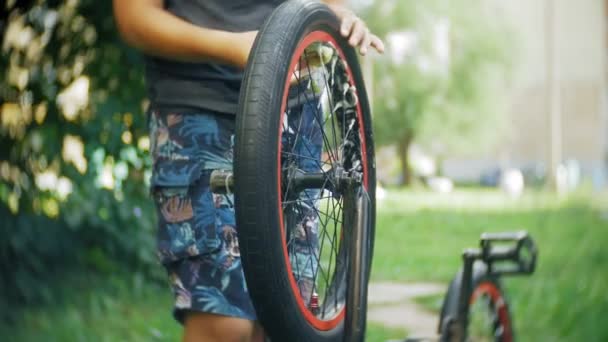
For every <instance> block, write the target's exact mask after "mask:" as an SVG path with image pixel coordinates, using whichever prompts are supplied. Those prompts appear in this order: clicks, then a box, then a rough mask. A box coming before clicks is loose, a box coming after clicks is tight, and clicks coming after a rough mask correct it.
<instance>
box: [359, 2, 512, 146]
mask: <svg viewBox="0 0 608 342" xmlns="http://www.w3.org/2000/svg"><path fill="white" fill-rule="evenodd" d="M492 10H493V8H491V7H490V6H489V5H488V3H487V1H481V0H479V1H474V2H473V3H471V2H470V1H440V0H434V1H411V0H404V1H381V2H379V1H377V2H376V4H374V5H373V6H370V7H369V8H367V9H366V11H365V12H364V13H365V15H364V16H365V17H366V20H367V22H368V24H369V26H370V27H371V29H372V31H375V32H378V33H379V34H380V35H381V36H383V37H384V38H385V41H386V43H387V45H388V51H387V53H385V55H383V56H380V57H378V58H377V59H376V60H375V63H374V99H373V100H374V103H373V105H374V113H375V129H376V130H377V133H378V134H376V137H377V142H378V143H379V144H393V143H395V142H402V141H404V140H411V139H414V140H415V141H416V142H417V143H421V144H423V145H426V146H429V147H432V148H433V149H435V150H440V152H441V153H450V152H454V151H480V149H481V148H483V147H484V146H486V147H487V146H490V145H491V144H492V143H494V142H495V141H496V140H497V139H498V138H500V133H503V132H504V131H505V130H504V129H505V127H506V120H505V115H504V114H505V105H504V103H503V102H502V101H503V100H502V97H503V92H504V86H505V82H506V77H507V75H508V71H509V66H510V63H511V59H512V57H513V56H512V54H511V51H512V45H513V44H512V43H511V42H510V40H512V35H510V34H509V31H508V29H507V27H506V26H505V25H504V24H503V23H502V22H501V20H499V16H498V15H497V13H493V12H492ZM395 41H397V42H395ZM399 41H400V43H399ZM400 44H401V45H403V46H404V47H405V50H404V51H401V52H399V51H398V49H399V48H398V46H399V45H400Z"/></svg>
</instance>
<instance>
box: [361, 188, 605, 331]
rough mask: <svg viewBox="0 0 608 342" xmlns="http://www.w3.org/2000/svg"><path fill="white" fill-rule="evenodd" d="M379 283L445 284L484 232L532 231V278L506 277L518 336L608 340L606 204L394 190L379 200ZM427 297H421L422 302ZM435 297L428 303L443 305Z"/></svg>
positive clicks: (586, 199) (579, 198)
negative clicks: (535, 247)
mask: <svg viewBox="0 0 608 342" xmlns="http://www.w3.org/2000/svg"><path fill="white" fill-rule="evenodd" d="M377 229H378V231H377V240H376V252H375V259H374V268H373V275H372V278H373V279H374V280H393V281H395V280H400V281H408V280H416V281H421V280H422V281H438V282H448V281H449V279H450V278H451V277H452V276H453V275H454V273H455V272H456V270H457V269H458V267H459V265H460V257H459V255H460V253H461V251H462V249H463V248H464V247H476V246H477V244H478V237H479V235H480V233H481V232H484V231H509V230H520V229H525V230H528V231H529V232H530V233H531V235H532V236H533V237H534V238H535V240H536V243H537V245H538V246H539V250H540V253H539V263H538V268H537V271H536V273H535V274H534V275H533V276H532V277H530V278H527V277H522V278H509V279H506V280H505V282H504V283H505V285H506V288H507V291H508V295H509V299H510V300H511V304H512V308H511V309H512V313H513V315H514V316H515V324H516V329H517V330H516V333H517V337H518V340H520V341H607V340H608V326H607V325H606V324H605V323H604V319H605V317H606V316H607V315H608V251H607V250H606V249H605V247H604V245H605V244H606V242H607V241H608V201H607V200H606V197H599V196H595V197H591V196H590V195H588V194H575V195H572V196H569V197H567V198H561V199H556V198H554V197H552V196H549V195H547V194H543V193H530V194H526V195H525V196H524V197H523V198H522V199H520V200H512V199H509V198H506V197H504V196H502V195H501V194H499V193H497V192H492V191H484V190H466V191H457V192H455V193H453V194H450V195H446V196H441V195H437V194H430V193H426V192H405V191H401V192H389V195H388V197H387V198H386V199H385V200H383V201H381V202H380V203H379V204H378V224H377ZM424 301H425V300H423V302H424ZM438 302H439V301H438V300H437V298H428V299H426V304H427V305H430V306H431V307H435V308H437V307H438Z"/></svg>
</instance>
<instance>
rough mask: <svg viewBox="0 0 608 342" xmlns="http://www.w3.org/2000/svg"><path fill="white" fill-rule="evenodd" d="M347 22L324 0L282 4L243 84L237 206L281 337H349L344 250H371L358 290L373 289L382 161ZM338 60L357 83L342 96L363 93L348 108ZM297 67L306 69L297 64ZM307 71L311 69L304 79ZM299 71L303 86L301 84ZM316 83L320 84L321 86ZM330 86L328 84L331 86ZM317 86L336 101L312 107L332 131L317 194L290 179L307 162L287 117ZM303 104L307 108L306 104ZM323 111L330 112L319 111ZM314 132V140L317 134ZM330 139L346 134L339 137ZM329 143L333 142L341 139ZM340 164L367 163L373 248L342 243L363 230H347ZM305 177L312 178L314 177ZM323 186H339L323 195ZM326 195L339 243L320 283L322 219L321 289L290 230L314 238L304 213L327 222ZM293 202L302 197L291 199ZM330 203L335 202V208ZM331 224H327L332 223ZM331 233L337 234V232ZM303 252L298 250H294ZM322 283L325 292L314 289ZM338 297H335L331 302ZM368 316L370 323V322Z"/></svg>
mask: <svg viewBox="0 0 608 342" xmlns="http://www.w3.org/2000/svg"><path fill="white" fill-rule="evenodd" d="M338 28H339V22H338V19H337V18H336V17H335V15H334V14H333V12H331V10H329V8H327V7H326V6H325V5H322V4H319V3H317V2H312V1H305V0H292V1H288V2H286V3H284V4H282V5H281V6H279V7H278V8H277V9H276V10H275V11H274V12H273V14H272V15H271V16H270V17H269V19H268V20H267V22H266V23H265V24H264V26H263V27H262V29H261V30H260V33H259V34H258V37H257V39H256V42H255V43H254V47H253V50H252V53H251V56H250V59H249V63H248V67H247V69H246V71H245V77H244V80H243V84H242V87H241V96H240V100H239V112H238V115H237V124H236V132H237V133H236V134H237V136H236V146H235V167H234V172H235V207H236V215H237V226H238V235H239V242H240V249H241V259H242V262H243V268H244V272H245V277H246V280H247V286H248V288H249V291H250V295H251V298H252V301H253V304H254V307H255V308H256V313H257V315H258V319H259V320H260V321H261V323H262V325H263V326H264V328H265V329H266V331H267V333H268V334H269V335H270V337H271V339H272V340H274V341H306V342H309V341H315V342H316V341H342V339H343V335H344V324H345V323H344V322H345V318H344V317H345V316H348V315H349V313H348V312H346V311H347V310H348V309H349V308H346V310H345V309H344V306H346V305H345V304H344V303H345V302H346V294H345V291H346V288H347V287H349V286H348V285H349V284H346V283H347V280H346V279H347V278H348V279H355V278H357V277H352V276H351V277H348V275H347V270H346V265H347V264H348V260H346V259H345V258H353V257H355V256H356V255H364V256H367V257H366V259H367V260H366V261H367V262H366V263H365V264H366V265H365V266H366V267H363V268H361V269H363V270H364V272H365V273H366V274H365V276H364V277H359V278H358V279H364V281H363V282H364V283H365V284H359V285H360V286H358V287H356V288H359V289H363V291H362V292H360V293H358V294H356V295H359V296H360V297H365V293H366V289H367V281H368V279H369V270H370V267H371V255H372V248H373V237H374V222H375V162H374V146H373V136H372V125H371V115H370V110H369V104H368V99H367V95H366V93H365V88H364V83H363V78H362V73H361V70H360V67H359V64H358V61H357V56H356V53H355V51H354V50H353V49H352V48H351V47H350V46H348V44H347V42H346V41H345V40H344V39H343V38H342V37H341V36H340V34H339V31H338ZM309 42H316V43H319V44H320V45H319V46H321V48H320V50H318V51H319V54H318V62H319V65H320V66H319V65H317V66H315V65H314V63H311V59H308V57H309V56H308V52H307V51H308V47H307V46H305V45H306V44H308V43H309ZM311 46H312V45H311ZM315 46H316V45H315ZM325 47H329V48H330V49H333V50H332V51H331V52H330V54H329V60H331V61H334V60H336V63H333V62H327V64H325V63H326V62H325V58H324V56H325V54H324V50H323V51H322V49H323V48H325ZM305 48H306V49H305ZM298 51H299V52H298ZM297 54H301V56H297ZM301 57H305V59H302V58H301ZM336 58H338V59H339V60H337V59H336ZM340 60H341V61H340ZM329 64H331V65H333V66H334V68H332V69H331V71H332V72H334V73H335V74H336V75H342V76H340V77H345V78H346V79H347V81H348V85H349V86H350V87H347V88H348V90H347V91H345V94H344V95H343V96H344V99H342V100H341V101H346V97H347V96H351V97H349V99H352V96H353V95H354V96H355V97H354V100H353V101H351V102H352V103H356V104H354V105H352V107H349V106H346V105H345V106H343V108H345V109H342V110H341V109H335V108H338V106H333V105H332V99H333V101H335V102H334V103H333V104H337V103H338V102H337V101H338V100H339V99H336V97H335V96H333V95H335V94H337V93H334V90H335V89H338V88H337V84H338V83H340V82H337V81H336V80H335V79H334V78H332V79H330V80H329V81H328V79H327V78H325V76H326V74H327V73H328V72H329V71H330V68H329ZM303 65H304V66H303ZM296 67H297V68H299V69H298V70H296ZM303 68H307V69H308V74H309V75H308V76H305V71H306V70H304V69H303ZM311 69H312V71H311ZM319 70H321V71H322V72H321V71H319ZM317 72H320V73H322V75H323V76H324V78H325V80H324V82H325V83H323V84H324V87H325V88H322V87H321V89H322V90H319V89H318V88H319V87H318V84H317V83H316V79H315V78H314V77H315V76H314V75H316V74H315V73H317ZM303 75H304V76H303ZM304 77H309V78H308V79H307V80H305V81H304V80H303V78H304ZM335 77H338V76H335ZM294 79H295V82H296V84H297V86H294V85H293V83H294ZM306 82H308V83H306ZM303 84H308V88H309V89H308V90H306V89H304V90H302V89H303V86H301V85H303ZM330 84H333V85H331V86H330ZM340 84H342V85H343V83H340ZM286 88H287V89H286ZM334 88H335V89H334ZM293 89H295V90H297V94H296V96H293V94H292V91H291V90H293ZM325 89H327V91H326V90H325ZM300 91H301V92H302V94H304V100H302V101H307V102H306V103H304V102H303V103H302V104H300V102H299V101H301V100H300V98H302V94H300ZM307 91H309V92H310V91H312V93H311V94H312V95H310V94H308V93H307ZM315 92H318V94H316V93H315ZM325 93H327V94H326V95H324V94H325ZM307 94H308V95H307ZM309 96H310V97H313V100H312V102H313V103H314V104H316V105H317V106H321V101H326V102H329V103H330V104H329V105H327V108H331V110H332V111H331V113H329V114H324V112H323V110H322V109H321V110H319V109H318V108H320V107H317V109H316V110H315V111H314V114H310V115H314V116H315V117H314V118H313V122H314V123H317V125H318V128H319V131H321V134H322V136H321V138H319V139H320V140H322V141H323V142H322V148H321V152H319V153H321V154H320V156H319V157H318V158H317V157H315V158H312V159H314V162H315V163H317V165H318V167H319V171H320V172H317V174H321V175H322V176H323V177H327V179H328V180H326V181H325V182H324V183H323V185H322V186H321V187H320V188H319V187H318V186H317V188H316V189H320V190H318V191H319V194H318V195H316V196H317V197H314V198H311V197H310V196H309V195H308V192H307V191H309V190H302V189H300V188H299V186H296V185H292V183H291V179H292V178H294V179H295V177H296V176H293V174H297V172H300V173H301V170H300V169H299V167H300V166H301V165H300V164H298V163H301V164H304V162H302V161H299V162H295V161H294V160H296V158H295V157H290V155H292V154H295V153H294V150H295V145H297V144H299V143H298V134H299V133H298V134H293V133H292V131H291V129H292V127H291V126H289V125H290V124H289V123H288V124H286V123H285V122H288V121H289V120H291V118H292V115H293V117H296V115H300V116H304V114H302V113H303V112H304V106H305V105H310V103H308V102H310V101H311V100H310V98H309ZM317 96H318V98H317ZM323 96H326V98H323ZM357 100H358V101H357ZM294 101H295V105H294V104H293V102H294ZM344 103H346V102H344ZM348 103H350V102H348ZM300 105H301V106H302V107H301V108H299V107H298V106H300ZM291 108H299V109H298V110H299V111H300V114H291V111H292V109H291ZM294 112H295V110H294ZM319 113H320V114H321V115H326V117H321V118H319V117H317V115H318V114H319ZM353 113H354V114H353ZM334 121H335V123H334ZM301 122H302V119H301V118H300V125H298V129H300V126H302V124H301ZM344 122H348V123H350V124H352V125H351V126H349V127H351V129H348V130H347V129H340V127H338V126H339V125H342V128H345V127H346V124H345V123H344ZM330 124H331V125H332V127H333V128H334V129H335V131H333V132H332V133H331V136H330V135H329V133H325V131H324V130H325V129H326V128H325V126H326V125H330ZM286 125H287V126H289V128H288V129H286V128H285V127H284V126H286ZM334 125H335V127H334ZM312 130H313V129H311V131H312ZM302 132H304V128H302ZM302 134H304V133H302ZM294 135H295V138H293V136H294ZM310 135H311V136H312V135H313V134H312V133H310ZM300 139H304V138H300ZM308 139H309V140H314V139H313V138H312V137H310V136H309V137H308ZM331 139H333V141H334V142H336V141H341V143H340V144H335V146H333V145H332V144H331V141H330V140H331ZM340 139H342V140H340ZM347 142H348V143H347ZM353 142H354V143H353ZM326 145H327V146H328V147H327V151H326V150H325V148H326ZM330 145H332V146H333V147H334V148H333V149H332V148H331V146H330ZM352 146H354V147H352ZM289 148H291V150H289ZM325 153H326V154H327V156H325ZM332 154H333V155H332ZM300 157H301V156H300ZM290 158H292V159H293V160H292V159H290ZM302 158H305V157H301V158H300V159H298V160H303V159H302ZM326 159H327V160H326ZM290 163H292V164H293V165H295V166H290V167H291V169H293V170H296V171H294V172H291V173H289V172H287V170H291V169H289V167H288V165H291V164H290ZM327 165H330V166H327ZM337 166H341V167H342V168H343V169H344V170H345V171H346V173H345V174H347V175H349V176H348V177H350V176H352V175H356V174H357V172H358V171H359V170H360V171H361V172H360V174H361V183H362V184H363V186H360V187H359V189H358V190H360V191H361V190H362V192H363V194H364V196H366V198H367V196H368V197H369V200H368V202H367V206H366V207H369V212H368V213H367V216H368V220H367V221H366V223H365V224H363V225H361V227H362V228H363V229H366V231H365V234H364V235H363V236H368V239H367V243H365V244H362V247H361V248H364V249H366V251H365V253H352V251H349V250H348V247H347V246H349V245H351V244H350V243H346V241H348V239H344V241H345V242H344V243H342V238H343V237H344V236H346V237H348V235H346V234H351V233H355V232H353V231H352V230H351V231H349V230H348V229H350V228H351V227H345V226H346V224H344V222H345V221H348V219H346V217H347V216H349V215H350V213H347V212H345V210H344V207H349V208H352V207H355V206H354V205H353V204H352V203H349V204H346V205H345V204H344V202H343V201H344V198H345V197H348V196H345V192H344V191H343V190H342V188H341V187H339V186H338V185H336V184H341V183H340V182H338V181H339V180H340V179H338V178H337V176H335V175H336V174H337V173H334V171H335V170H337V169H338V167H337ZM327 167H330V169H329V171H328V170H326V168H327ZM302 168H303V166H302ZM290 177H292V178H290ZM349 179H350V178H349ZM352 179H355V178H354V177H353V178H352ZM302 184H304V185H303V186H306V183H302ZM290 191H291V193H290ZM324 193H328V194H330V195H327V197H324V196H323V194H324ZM294 194H297V195H294ZM303 194H304V195H306V196H308V197H307V198H308V199H301V198H302V197H303V196H304V195H303ZM293 196H295V199H294V198H293ZM351 197H353V196H351ZM322 201H324V202H323V203H325V202H327V203H329V202H331V201H335V203H334V202H332V203H333V204H332V205H333V208H332V209H331V210H332V213H331V215H333V216H334V217H333V218H331V219H332V220H334V221H332V222H334V223H333V228H332V229H333V233H332V234H333V239H331V238H330V237H328V238H327V239H328V240H331V241H330V243H331V245H332V247H331V250H330V252H328V253H329V257H328V259H329V266H327V267H326V271H327V275H326V276H325V278H324V280H325V281H327V284H326V286H325V287H324V288H323V289H322V288H321V286H320V285H318V284H317V281H318V278H319V277H321V276H323V269H322V268H323V267H324V266H323V263H322V262H321V261H322V260H321V259H322V258H323V257H324V256H323V252H322V250H323V246H325V241H321V242H319V240H320V236H321V234H322V233H321V228H318V227H317V228H316V229H318V230H319V233H315V234H316V235H315V239H316V240H317V241H316V243H317V245H316V247H312V248H311V247H310V246H309V249H310V252H309V253H310V254H311V255H316V256H314V258H316V261H314V260H313V261H311V269H312V270H313V272H312V274H313V278H314V279H313V280H312V281H311V285H310V286H311V287H312V289H309V290H310V291H308V290H307V291H304V290H303V289H302V288H303V287H302V285H301V279H300V278H298V280H297V281H296V280H295V278H296V273H306V270H303V271H302V272H300V271H295V270H294V268H292V263H295V264H298V263H299V261H297V260H296V261H295V262H294V261H292V259H291V258H292V254H290V253H292V252H291V249H293V247H292V246H293V242H292V241H291V239H292V237H291V236H292V235H296V234H295V233H294V231H293V230H294V229H302V228H301V227H304V228H303V231H304V233H303V234H304V238H303V239H302V240H304V241H307V240H309V235H308V234H309V233H308V230H307V229H308V228H307V227H308V223H307V222H308V221H305V219H306V218H305V217H304V216H305V215H313V216H314V215H316V218H313V220H317V222H319V225H321V224H322V222H321V221H322V220H321V219H320V217H321V215H322V214H325V215H326V216H327V217H329V216H330V215H329V214H328V213H329V210H330V209H328V211H327V212H326V213H322V211H321V209H319V208H318V207H317V204H318V203H319V202H322ZM340 201H342V202H340ZM347 201H348V200H347ZM288 202H289V203H288ZM291 202H294V203H296V204H293V205H292V204H291ZM302 203H305V204H306V203H308V204H311V203H312V205H310V206H309V207H311V208H308V209H307V210H308V211H309V213H307V214H303V212H304V211H303V209H302V207H303V205H302ZM336 203H337V204H336ZM329 206H330V205H329V204H328V208H329ZM355 216H356V215H352V216H350V217H355ZM329 220H330V218H327V219H326V224H325V226H329V225H330V224H327V222H329ZM335 222H337V223H335ZM325 226H324V227H323V229H325V228H326V227H325ZM328 229H329V228H328ZM326 234H327V235H328V236H329V234H330V233H326ZM324 236H325V235H324ZM300 237H301V234H300ZM310 245H312V242H310ZM319 246H321V247H319ZM294 253H295V252H294ZM315 253H316V254H315ZM297 257H298V256H297V255H296V256H295V257H294V259H297ZM332 258H333V259H332ZM334 259H335V260H334ZM311 260H312V259H311ZM332 260H334V261H333V262H334V265H333V272H334V273H331V271H332ZM313 263H314V266H313ZM297 277H300V276H297ZM317 290H318V291H325V292H324V293H323V294H321V293H319V294H315V291H317ZM304 292H306V294H307V295H306V296H305V295H304ZM349 295H350V296H352V295H353V294H352V293H351V294H349ZM315 296H316V297H315ZM304 297H307V299H305V298H304ZM315 300H319V301H320V303H319V306H318V307H319V308H318V309H315V307H314V305H313V302H314V301H315ZM334 302H335V304H333V305H334V307H333V308H331V307H330V306H331V305H332V303H334ZM359 302H360V303H361V302H362V303H363V309H365V298H360V300H359ZM359 309H361V307H359ZM326 310H327V311H326ZM364 311H365V310H363V312H364ZM331 315H333V316H331ZM362 324H363V332H364V324H365V323H364V322H363V323H362Z"/></svg>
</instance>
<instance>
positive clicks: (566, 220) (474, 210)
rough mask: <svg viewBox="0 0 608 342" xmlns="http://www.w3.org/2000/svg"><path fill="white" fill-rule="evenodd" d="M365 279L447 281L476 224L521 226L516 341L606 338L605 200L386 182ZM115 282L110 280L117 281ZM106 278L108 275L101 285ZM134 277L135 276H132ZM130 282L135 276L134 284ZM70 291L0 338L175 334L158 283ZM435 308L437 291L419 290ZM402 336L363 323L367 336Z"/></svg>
mask: <svg viewBox="0 0 608 342" xmlns="http://www.w3.org/2000/svg"><path fill="white" fill-rule="evenodd" d="M377 221H378V224H377V236H376V249H375V259H374V269H373V275H372V277H373V279H374V280H390V281H410V280H414V281H437V282H444V283H447V282H448V281H449V279H450V278H451V277H452V276H453V275H454V273H455V272H456V271H457V269H458V267H460V257H459V255H460V253H461V251H462V250H463V248H464V247H476V245H477V243H478V238H479V234H480V233H481V232H484V231H508V230H519V229H526V230H528V231H529V232H530V233H531V235H532V236H533V237H534V238H535V240H536V242H537V244H538V246H539V249H540V255H539V264H538V269H537V272H536V274H534V275H533V276H531V277H522V278H509V279H505V281H504V284H505V285H506V289H507V291H508V293H507V295H508V297H509V299H510V301H511V305H512V307H511V309H512V313H513V315H514V317H515V325H516V329H517V330H516V333H517V337H518V339H519V340H520V341H608V325H606V324H604V320H605V318H606V317H607V316H608V252H607V251H606V248H605V247H604V245H605V244H606V243H607V242H608V200H606V198H605V197H604V198H597V197H596V198H592V197H590V196H588V195H575V196H571V197H569V198H562V199H556V198H553V197H551V196H549V195H546V194H542V193H530V194H526V195H525V196H524V197H523V198H522V199H521V200H511V199H508V198H505V197H503V196H502V195H500V194H499V193H496V192H492V191H486V190H478V189H466V190H461V191H458V192H455V193H454V194H450V195H437V194H431V193H428V192H422V191H414V192H405V191H391V192H389V196H388V198H386V199H385V200H383V201H380V202H379V203H378V218H377ZM117 283H118V284H119V285H116V284H117ZM108 284H110V285H108ZM131 284H135V285H131ZM137 284H139V285H137ZM66 286H69V288H70V289H72V288H73V289H74V290H73V296H72V297H71V298H70V299H69V301H67V302H64V303H62V304H61V305H55V306H53V307H52V308H49V307H41V308H37V309H35V310H34V309H28V310H26V311H25V313H24V317H23V318H22V319H21V320H19V321H17V322H14V323H13V324H11V325H10V326H6V325H5V326H0V340H2V341H17V342H18V341H61V342H63V341H177V340H179V336H180V327H179V325H178V324H176V323H175V322H174V321H173V319H172V318H171V316H170V309H169V308H170V307H171V294H170V293H169V290H168V289H167V288H166V287H164V286H159V285H154V284H147V285H142V284H141V281H139V282H133V281H130V280H125V279H123V278H121V279H119V280H115V279H110V280H107V279H106V280H99V279H97V280H95V279H93V280H87V282H85V283H82V282H81V283H79V284H78V285H77V286H76V285H74V284H72V285H70V283H69V282H66ZM419 303H421V304H422V305H424V306H426V307H430V308H431V309H434V310H437V309H438V308H439V306H440V303H441V298H440V297H437V296H434V297H428V298H421V299H419ZM404 336H405V332H404V331H395V330H389V329H385V328H384V327H382V326H379V325H371V326H370V327H369V329H368V339H367V341H373V342H376V341H385V340H387V339H398V338H402V337H404Z"/></svg>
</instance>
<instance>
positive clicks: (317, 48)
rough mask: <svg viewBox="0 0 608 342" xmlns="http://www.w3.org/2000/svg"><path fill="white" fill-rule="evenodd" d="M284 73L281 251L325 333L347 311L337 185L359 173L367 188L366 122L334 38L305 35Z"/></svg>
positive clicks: (306, 308)
mask: <svg viewBox="0 0 608 342" xmlns="http://www.w3.org/2000/svg"><path fill="white" fill-rule="evenodd" d="M288 70H289V73H288V75H287V79H286V80H285V90H284V93H283V102H282V108H281V119H280V127H279V136H280V139H279V144H278V155H277V156H278V160H277V165H278V170H277V173H278V175H279V177H278V179H277V182H278V189H280V192H281V193H280V196H279V197H278V198H279V200H278V208H279V212H280V227H281V233H282V235H283V241H284V244H283V251H284V257H285V263H286V265H287V268H288V274H289V282H290V286H291V288H292V291H293V293H294V295H295V297H296V301H297V304H298V308H299V310H300V312H301V313H302V314H303V316H304V317H305V319H306V320H307V321H308V323H309V324H310V325H312V326H314V327H315V328H316V329H318V330H322V331H326V330H331V329H334V328H335V327H336V326H337V325H338V324H339V323H341V322H342V321H343V320H344V316H345V303H346V289H347V284H346V279H347V274H346V272H347V264H348V262H347V260H346V258H348V256H349V255H350V254H349V252H348V251H347V244H346V243H343V242H344V239H343V237H344V235H345V234H351V233H352V232H351V231H349V229H351V228H353V227H345V226H344V224H343V222H344V217H345V215H347V213H345V211H344V194H345V191H346V190H345V188H344V186H342V183H343V180H344V178H348V177H360V182H361V185H362V186H364V187H367V183H368V170H367V167H368V166H367V165H368V164H367V149H366V145H365V143H366V141H365V127H364V126H363V123H364V122H363V116H362V111H361V105H360V103H359V101H358V96H357V89H356V87H355V86H354V82H353V75H352V72H351V70H350V68H349V66H348V64H347V63H346V62H345V57H344V53H343V52H342V50H341V48H340V46H339V44H338V43H337V42H336V40H335V39H334V37H333V36H332V35H330V34H328V33H327V32H325V31H322V30H317V31H312V32H310V33H308V34H307V35H305V36H304V38H303V39H302V40H301V41H300V43H299V44H298V46H297V48H296V49H295V53H294V54H293V57H292V60H291V62H290V65H289V69H288ZM306 175H315V176H316V180H315V181H312V180H310V181H308V182H307V181H306V180H305V177H306ZM313 183H314V184H313Z"/></svg>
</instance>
